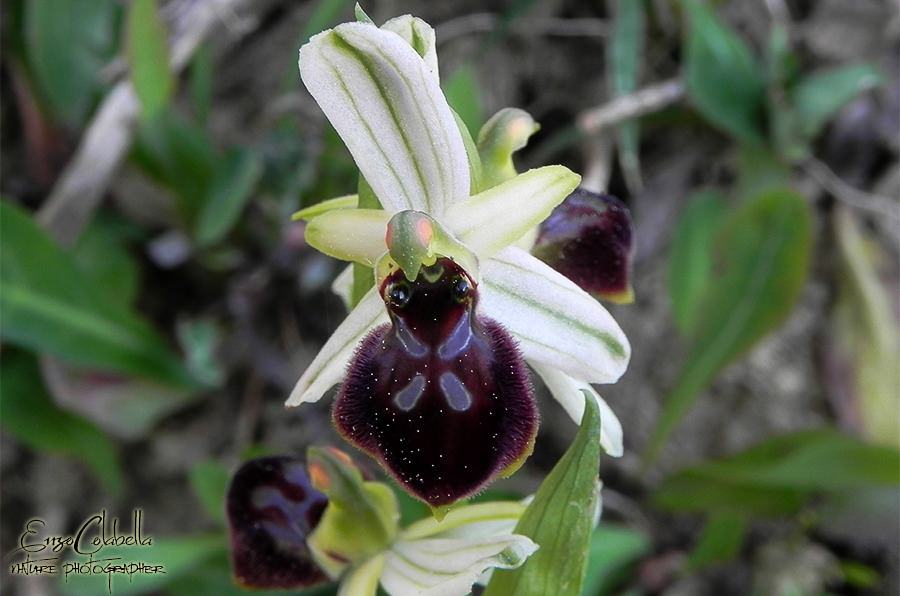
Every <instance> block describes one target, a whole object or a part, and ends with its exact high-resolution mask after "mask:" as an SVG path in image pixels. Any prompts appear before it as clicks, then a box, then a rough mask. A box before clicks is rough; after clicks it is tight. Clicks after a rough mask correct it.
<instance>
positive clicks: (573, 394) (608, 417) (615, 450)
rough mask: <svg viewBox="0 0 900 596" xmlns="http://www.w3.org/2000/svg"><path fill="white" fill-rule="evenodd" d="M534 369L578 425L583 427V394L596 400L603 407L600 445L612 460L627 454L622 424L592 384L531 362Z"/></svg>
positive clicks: (601, 409)
mask: <svg viewBox="0 0 900 596" xmlns="http://www.w3.org/2000/svg"><path fill="white" fill-rule="evenodd" d="M531 367H532V368H533V369H534V372H536V373H537V374H538V375H539V376H540V377H541V379H543V381H544V384H545V385H547V389H549V390H550V393H551V394H552V395H553V397H554V399H556V401H558V402H559V403H560V404H561V405H562V407H563V408H564V409H565V410H566V413H567V414H569V416H571V417H572V420H574V421H575V424H578V425H580V424H581V418H582V416H584V394H583V393H582V391H587V392H588V393H589V394H590V395H591V396H592V397H593V398H594V399H595V400H596V401H597V406H598V407H599V408H600V446H601V447H603V450H604V451H605V452H606V453H607V455H610V456H612V457H622V453H623V451H624V449H623V446H622V424H621V423H620V422H619V419H618V418H617V417H616V415H615V413H614V412H613V411H612V408H610V407H609V405H608V404H607V403H606V400H604V399H603V398H602V397H600V394H599V393H597V391H596V390H594V388H593V387H591V384H590V383H587V382H584V381H578V380H576V379H574V378H572V377H570V376H569V375H567V374H566V373H564V372H561V371H560V370H558V369H556V368H553V367H552V366H546V365H544V364H539V363H537V362H532V363H531Z"/></svg>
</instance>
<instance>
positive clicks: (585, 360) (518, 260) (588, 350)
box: [479, 247, 631, 383]
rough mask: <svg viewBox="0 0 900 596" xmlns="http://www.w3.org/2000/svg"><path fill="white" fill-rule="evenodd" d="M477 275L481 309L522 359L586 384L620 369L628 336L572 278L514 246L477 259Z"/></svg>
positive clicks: (609, 378) (615, 376) (626, 354)
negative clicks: (510, 338) (510, 337)
mask: <svg viewBox="0 0 900 596" xmlns="http://www.w3.org/2000/svg"><path fill="white" fill-rule="evenodd" d="M481 275H482V280H483V281H482V284H481V286H480V288H479V289H480V290H481V309H482V310H481V312H482V313H483V314H485V315H487V316H489V317H491V318H493V319H496V320H497V321H498V322H499V323H500V324H502V325H503V326H504V327H506V329H507V330H508V331H509V332H510V333H512V334H513V336H514V337H515V338H516V339H517V340H519V348H520V349H521V351H522V355H523V356H524V357H525V359H526V360H528V361H529V362H532V361H533V362H537V363H539V364H546V365H548V366H550V367H553V368H558V369H559V370H561V371H563V372H565V373H566V374H568V375H570V376H572V377H575V378H577V379H584V380H585V381H587V382H589V383H612V382H615V381H616V380H617V379H618V378H619V377H620V376H622V373H624V372H625V368H626V367H627V366H628V359H629V357H630V355H631V347H630V346H629V344H628V339H627V338H626V337H625V334H624V333H623V332H622V329H620V328H619V325H618V324H617V323H616V322H615V320H613V318H612V316H611V315H610V314H609V312H607V310H606V309H605V308H604V307H603V306H602V305H601V304H600V303H599V302H597V301H596V300H594V299H593V298H592V297H591V296H590V295H589V294H587V293H586V292H585V291H584V290H582V289H581V288H579V287H578V286H577V285H575V283H574V282H572V281H571V280H569V279H568V278H566V277H564V276H563V275H562V274H560V273H557V272H556V271H555V270H553V269H551V268H550V267H549V266H548V265H546V264H544V263H543V262H541V261H539V260H538V259H536V258H535V257H533V256H531V255H530V254H528V253H527V252H525V251H523V250H521V249H518V248H514V247H510V248H507V249H505V250H504V251H502V252H500V253H498V254H496V255H495V256H494V258H492V259H490V260H488V261H486V262H482V265H481Z"/></svg>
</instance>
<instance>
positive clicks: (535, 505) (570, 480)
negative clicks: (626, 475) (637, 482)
mask: <svg viewBox="0 0 900 596" xmlns="http://www.w3.org/2000/svg"><path fill="white" fill-rule="evenodd" d="M585 399H586V406H585V414H584V419H583V420H582V423H581V428H580V429H579V431H578V434H577V435H576V436H575V440H574V441H573V442H572V445H571V446H570V447H569V449H568V450H567V451H566V453H565V454H564V455H563V456H562V458H560V460H559V462H558V463H557V464H556V465H555V466H554V467H553V470H551V472H550V474H549V475H547V477H546V478H545V479H544V481H543V482H542V483H541V487H540V488H539V489H538V492H537V494H535V497H534V501H533V502H532V503H531V505H529V506H528V509H527V510H526V511H525V513H524V514H523V515H522V518H521V519H520V520H519V523H518V524H517V525H516V529H515V533H516V534H522V535H524V536H528V537H529V538H531V539H532V540H534V542H536V543H537V544H538V545H539V547H540V548H539V550H538V551H537V552H536V553H535V554H533V555H532V556H531V558H529V559H528V561H526V562H525V564H524V565H523V566H522V567H520V568H519V569H515V570H497V571H496V572H495V573H494V576H493V578H492V579H491V582H490V584H489V585H488V588H487V590H486V591H485V596H503V595H508V594H516V596H529V595H535V596H538V595H544V594H554V595H555V596H578V595H580V594H581V590H582V584H583V582H584V576H585V570H586V568H587V562H588V548H589V546H590V540H591V525H592V520H593V517H594V513H595V509H596V504H597V474H598V470H599V466H600V416H599V410H598V407H597V403H596V402H595V401H594V400H593V399H592V398H591V397H590V396H588V395H585Z"/></svg>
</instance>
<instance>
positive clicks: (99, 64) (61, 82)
mask: <svg viewBox="0 0 900 596" xmlns="http://www.w3.org/2000/svg"><path fill="white" fill-rule="evenodd" d="M23 4H24V11H23V28H24V34H23V39H24V42H25V50H26V56H25V58H26V63H27V65H28V68H29V71H30V72H31V74H32V77H33V79H34V82H35V87H36V88H37V91H38V93H39V95H40V97H41V99H42V100H43V101H44V102H45V104H46V105H47V106H48V107H49V108H50V110H51V111H52V113H53V114H55V115H56V116H57V117H58V118H60V119H61V120H62V122H63V123H65V124H66V125H68V126H70V127H78V126H80V125H81V124H83V123H84V121H85V119H86V118H87V115H88V113H89V111H90V109H91V107H92V106H93V103H94V100H95V98H96V97H97V94H98V91H99V89H100V85H99V81H100V77H99V76H98V75H99V73H100V70H101V69H102V68H103V66H104V65H105V64H106V63H107V62H108V61H109V60H110V59H111V58H112V56H113V54H114V51H115V37H116V36H115V27H114V25H115V22H116V17H117V13H118V10H119V9H118V6H117V4H118V3H117V2H115V1H114V0H41V1H39V2H24V3H23Z"/></svg>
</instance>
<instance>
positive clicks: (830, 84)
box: [790, 64, 884, 140]
mask: <svg viewBox="0 0 900 596" xmlns="http://www.w3.org/2000/svg"><path fill="white" fill-rule="evenodd" d="M883 82H884V76H883V75H882V74H881V71H879V70H878V69H877V68H876V67H875V66H873V65H871V64H854V65H852V66H844V67H840V68H834V69H831V70H825V71H821V72H817V73H813V74H811V75H809V76H807V77H805V78H803V79H801V80H800V82H798V83H797V85H796V86H794V88H793V89H791V90H790V93H791V99H792V100H793V104H794V107H795V108H796V110H797V113H798V117H799V118H800V131H801V134H802V135H803V136H804V138H805V139H806V140H811V139H812V138H813V137H815V136H816V134H817V133H818V132H819V130H821V128H822V127H823V126H824V125H825V123H826V122H827V121H828V120H829V119H830V118H831V117H832V116H834V115H835V113H836V112H837V111H838V110H839V109H841V108H842V107H843V106H845V105H846V104H848V103H849V102H850V100H852V99H853V98H854V97H856V96H857V95H859V94H860V93H862V92H863V91H866V90H868V89H871V88H873V87H876V86H878V85H880V84H882V83H883Z"/></svg>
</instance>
